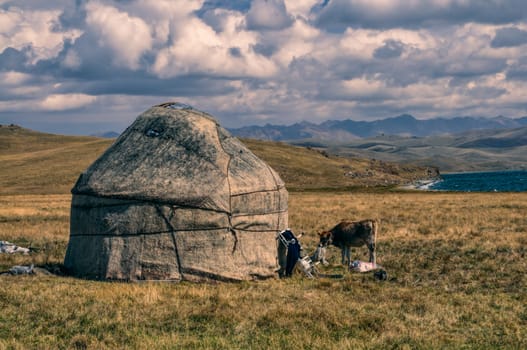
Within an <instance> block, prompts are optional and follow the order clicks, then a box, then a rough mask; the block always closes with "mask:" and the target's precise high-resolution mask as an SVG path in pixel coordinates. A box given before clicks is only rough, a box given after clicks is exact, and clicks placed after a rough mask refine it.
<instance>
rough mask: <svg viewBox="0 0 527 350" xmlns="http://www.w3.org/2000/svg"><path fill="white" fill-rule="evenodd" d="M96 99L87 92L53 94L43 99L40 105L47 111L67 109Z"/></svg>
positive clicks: (79, 106) (78, 106)
mask: <svg viewBox="0 0 527 350" xmlns="http://www.w3.org/2000/svg"><path fill="white" fill-rule="evenodd" d="M96 99H97V97H95V96H90V95H86V94H52V95H48V96H47V97H46V98H45V99H44V100H43V101H41V102H40V104H39V107H40V108H42V109H43V110H45V111H65V110H69V109H77V108H81V107H84V106H87V105H89V104H91V103H93V102H95V100H96Z"/></svg>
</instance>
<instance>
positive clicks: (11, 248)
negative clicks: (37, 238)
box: [0, 241, 31, 254]
mask: <svg viewBox="0 0 527 350" xmlns="http://www.w3.org/2000/svg"><path fill="white" fill-rule="evenodd" d="M30 251H31V249H30V248H23V247H19V246H17V245H16V244H13V243H10V242H8V241H0V253H7V254H14V253H21V254H29V252H30Z"/></svg>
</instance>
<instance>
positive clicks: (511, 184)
mask: <svg viewBox="0 0 527 350" xmlns="http://www.w3.org/2000/svg"><path fill="white" fill-rule="evenodd" d="M419 188H420V189H425V190H436V191H460V192H524V191H527V171H526V170H511V171H488V172H470V173H453V174H443V175H441V180H439V181H435V182H433V183H430V184H427V185H425V186H421V187H419Z"/></svg>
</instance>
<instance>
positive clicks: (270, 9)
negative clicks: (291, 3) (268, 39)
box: [247, 0, 292, 30]
mask: <svg viewBox="0 0 527 350" xmlns="http://www.w3.org/2000/svg"><path fill="white" fill-rule="evenodd" d="M291 23H292V19H291V17H290V16H289V14H288V13H287V10H286V8H285V4H284V2H283V0H254V1H253V2H252V3H251V8H250V9H249V12H248V13H247V27H248V28H249V29H250V30H277V29H284V28H286V27H288V26H290V25H291Z"/></svg>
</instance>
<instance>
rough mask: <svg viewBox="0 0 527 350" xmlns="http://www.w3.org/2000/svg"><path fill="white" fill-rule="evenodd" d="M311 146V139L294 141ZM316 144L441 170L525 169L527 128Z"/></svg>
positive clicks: (344, 153) (335, 150)
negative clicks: (432, 166)
mask: <svg viewBox="0 0 527 350" xmlns="http://www.w3.org/2000/svg"><path fill="white" fill-rule="evenodd" d="M297 144H298V145H311V144H314V142H313V141H312V140H311V141H304V142H297ZM316 144H317V147H319V148H320V149H325V150H327V151H328V152H331V153H335V154H340V155H342V156H345V157H360V158H375V159H381V160H383V161H387V162H405V163H412V164H417V165H421V166H425V165H429V164H433V165H434V166H437V167H439V169H440V170H441V172H463V171H490V170H507V169H525V168H526V167H527V156H526V155H527V127H521V128H516V129H505V130H499V129H493V130H479V131H470V132H465V133H460V134H454V135H442V136H429V137H402V136H390V135H386V136H384V135H383V136H377V137H372V138H368V139H361V140H355V141H349V142H346V143H337V142H332V143H329V142H327V143H323V142H320V141H319V142H317V143H316Z"/></svg>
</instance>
